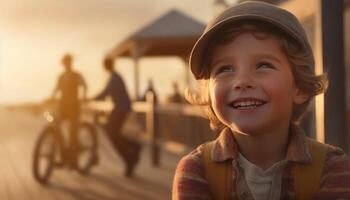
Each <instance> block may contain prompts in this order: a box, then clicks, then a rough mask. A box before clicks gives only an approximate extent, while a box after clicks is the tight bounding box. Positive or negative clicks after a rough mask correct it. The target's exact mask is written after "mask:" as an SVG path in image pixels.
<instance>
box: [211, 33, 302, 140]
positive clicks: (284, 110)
mask: <svg viewBox="0 0 350 200" xmlns="http://www.w3.org/2000/svg"><path fill="white" fill-rule="evenodd" d="M209 93H210V100H211V105H212V107H213V110H214V112H215V114H216V116H217V117H218V119H219V120H220V121H221V122H222V123H223V124H225V125H226V126H228V127H230V128H231V129H232V130H233V131H237V132H241V133H245V134H249V135H256V134H260V133H271V132H276V130H277V131H278V130H280V131H285V130H284V129H285V128H286V127H288V126H289V123H290V119H291V115H292V110H293V103H297V104H300V103H303V102H304V101H305V100H306V97H305V95H300V94H299V91H298V89H297V88H296V86H295V84H294V80H293V74H292V72H291V69H290V66H289V63H288V60H287V57H286V55H285V53H284V52H283V51H282V49H281V45H280V42H279V41H278V39H277V38H275V37H273V36H269V37H267V38H264V39H257V38H255V37H254V36H253V35H252V34H251V33H242V34H241V35H238V36H237V37H236V38H235V39H234V40H233V41H231V42H229V43H227V44H225V45H219V46H217V47H216V48H215V49H214V51H213V54H212V62H211V71H210V79H209Z"/></svg>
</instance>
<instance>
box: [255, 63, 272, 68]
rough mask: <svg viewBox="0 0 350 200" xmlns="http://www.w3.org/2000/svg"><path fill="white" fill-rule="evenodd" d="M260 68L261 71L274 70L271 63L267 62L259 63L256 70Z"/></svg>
mask: <svg viewBox="0 0 350 200" xmlns="http://www.w3.org/2000/svg"><path fill="white" fill-rule="evenodd" d="M259 68H262V69H275V66H273V65H272V64H271V63H268V62H261V63H258V65H257V69H259Z"/></svg>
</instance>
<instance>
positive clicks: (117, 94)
mask: <svg viewBox="0 0 350 200" xmlns="http://www.w3.org/2000/svg"><path fill="white" fill-rule="evenodd" d="M103 64H104V65H103V67H104V69H105V70H106V71H107V72H108V73H110V79H109V81H108V83H107V85H106V87H105V89H104V90H103V91H102V92H101V93H100V94H99V95H98V96H96V97H95V100H103V99H105V98H106V97H107V96H110V97H111V98H112V101H113V104H114V108H113V110H112V111H111V114H110V116H109V118H108V122H107V124H106V127H105V128H106V133H107V135H108V137H109V139H110V140H111V142H112V144H113V146H114V148H115V150H116V151H117V152H118V153H119V154H120V156H121V157H122V159H123V160H124V162H125V165H126V169H125V173H124V175H125V176H127V177H130V176H132V175H133V170H134V168H135V166H136V164H137V162H138V160H139V154H140V149H141V146H140V144H138V143H137V142H135V141H133V140H131V139H129V138H127V137H125V136H123V135H122V134H121V131H122V129H123V125H124V122H125V120H126V119H127V117H128V114H129V113H130V111H131V102H130V98H129V95H128V92H127V90H126V87H125V84H124V81H123V79H122V78H121V76H120V75H119V74H118V73H117V72H116V71H115V70H114V63H113V60H111V59H109V58H106V59H105V60H104V63H103Z"/></svg>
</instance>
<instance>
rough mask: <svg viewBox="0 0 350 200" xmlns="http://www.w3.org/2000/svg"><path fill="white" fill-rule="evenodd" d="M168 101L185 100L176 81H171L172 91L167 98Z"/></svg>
mask: <svg viewBox="0 0 350 200" xmlns="http://www.w3.org/2000/svg"><path fill="white" fill-rule="evenodd" d="M167 101H168V102H170V103H183V102H185V100H184V98H183V96H182V95H181V94H180V91H179V85H178V84H177V82H173V93H172V94H171V95H170V96H169V97H168V99H167Z"/></svg>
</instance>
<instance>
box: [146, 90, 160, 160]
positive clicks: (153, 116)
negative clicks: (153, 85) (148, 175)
mask: <svg viewBox="0 0 350 200" xmlns="http://www.w3.org/2000/svg"><path fill="white" fill-rule="evenodd" d="M146 100H147V103H148V105H149V109H148V111H147V114H146V123H147V124H146V127H147V133H148V134H149V135H150V136H151V157H152V165H153V166H159V146H158V141H159V131H158V128H157V127H158V120H157V112H156V110H155V108H156V102H155V96H154V94H153V92H147V94H146Z"/></svg>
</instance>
